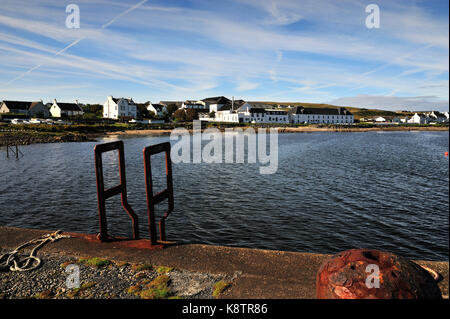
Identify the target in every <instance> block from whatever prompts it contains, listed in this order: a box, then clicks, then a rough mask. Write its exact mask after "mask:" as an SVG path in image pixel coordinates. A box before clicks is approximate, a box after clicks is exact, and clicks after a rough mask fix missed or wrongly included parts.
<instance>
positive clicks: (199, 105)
mask: <svg viewBox="0 0 450 319" xmlns="http://www.w3.org/2000/svg"><path fill="white" fill-rule="evenodd" d="M181 108H182V109H193V110H198V111H201V112H209V108H208V106H206V103H205V102H203V101H201V100H199V101H196V100H186V101H185V102H183V103H182V104H181Z"/></svg>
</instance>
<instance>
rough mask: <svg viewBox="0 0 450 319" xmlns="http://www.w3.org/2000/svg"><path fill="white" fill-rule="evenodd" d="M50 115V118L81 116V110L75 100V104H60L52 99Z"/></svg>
mask: <svg viewBox="0 0 450 319" xmlns="http://www.w3.org/2000/svg"><path fill="white" fill-rule="evenodd" d="M50 113H51V115H52V117H66V116H77V115H83V110H82V108H81V106H80V105H79V104H78V101H77V100H75V103H62V102H58V101H56V99H54V100H53V104H52V106H51V107H50Z"/></svg>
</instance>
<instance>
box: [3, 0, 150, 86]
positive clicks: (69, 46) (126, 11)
mask: <svg viewBox="0 0 450 319" xmlns="http://www.w3.org/2000/svg"><path fill="white" fill-rule="evenodd" d="M146 2H148V0H142V1H141V2H139V3H137V4H135V5H134V6H132V7H131V8H128V9H127V10H125V11H124V12H122V13H121V14H119V15H117V16H115V17H114V18H112V19H111V20H110V21H109V22H107V23H105V24H104V25H102V26H101V28H102V29H106V28H107V27H109V26H110V25H111V24H113V23H114V22H115V21H116V20H117V19H119V18H120V17H122V16H124V15H126V14H127V13H130V12H131V11H133V10H135V9H137V8H139V7H140V6H142V5H143V4H144V3H146ZM85 38H86V37H82V38H79V39H77V40H75V41H73V42H72V43H70V44H69V45H67V46H66V47H64V48H62V49H61V50H59V51H58V52H56V53H55V56H58V55H60V54H62V53H64V52H65V51H67V50H68V49H69V48H71V47H73V46H74V45H77V44H78V43H79V42H80V41H81V40H83V39H85ZM44 64H45V63H40V64H37V65H35V66H33V67H32V68H31V69H29V70H28V71H25V72H24V73H22V74H20V75H19V76H17V77H15V78H14V79H12V80H11V81H9V82H7V83H6V85H8V84H11V83H13V82H15V81H17V80H19V79H21V78H23V77H24V76H25V75H27V74H29V73H31V72H33V71H34V70H36V69H38V68H40V67H41V66H43V65H44Z"/></svg>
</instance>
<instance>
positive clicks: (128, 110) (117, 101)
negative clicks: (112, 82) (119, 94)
mask: <svg viewBox="0 0 450 319" xmlns="http://www.w3.org/2000/svg"><path fill="white" fill-rule="evenodd" d="M120 117H131V118H134V119H135V118H136V117H137V105H136V103H134V101H133V99H132V98H114V97H112V96H108V98H107V99H106V102H105V103H104V104H103V118H109V119H115V120H117V119H119V118H120Z"/></svg>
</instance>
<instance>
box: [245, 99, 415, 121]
mask: <svg viewBox="0 0 450 319" xmlns="http://www.w3.org/2000/svg"><path fill="white" fill-rule="evenodd" d="M251 103H261V104H266V105H273V106H278V105H290V106H299V105H302V106H304V107H306V108H308V107H316V108H332V109H335V108H339V107H345V108H346V109H347V110H349V111H350V112H352V113H353V115H354V116H355V119H356V120H359V119H360V118H373V117H378V116H383V117H387V118H390V117H397V116H398V117H404V116H411V115H414V112H412V113H411V112H406V111H398V112H393V111H386V110H381V109H366V108H358V107H353V106H337V105H331V104H323V103H303V102H267V101H251Z"/></svg>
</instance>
